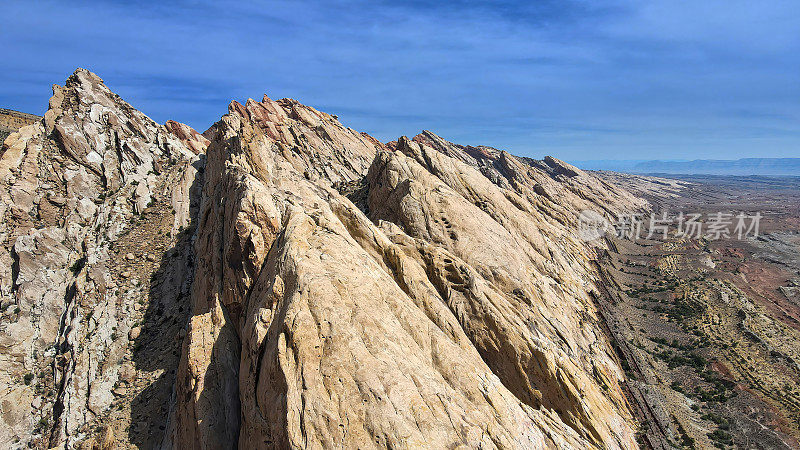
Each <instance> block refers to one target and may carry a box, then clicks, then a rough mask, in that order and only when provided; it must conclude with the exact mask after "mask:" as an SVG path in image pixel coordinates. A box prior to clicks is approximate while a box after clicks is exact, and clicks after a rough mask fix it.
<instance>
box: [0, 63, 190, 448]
mask: <svg viewBox="0 0 800 450" xmlns="http://www.w3.org/2000/svg"><path fill="white" fill-rule="evenodd" d="M192 148H194V150H195V151H192ZM197 150H198V146H197V145H195V146H194V147H191V146H187V145H186V144H184V143H183V142H182V141H181V140H180V139H179V138H178V137H177V136H175V135H174V134H172V133H171V132H169V131H168V130H167V129H166V128H164V127H163V126H159V125H157V124H156V123H155V122H153V121H152V120H150V119H149V118H148V117H146V116H145V115H143V114H142V113H140V112H138V111H136V110H135V109H133V108H132V107H131V106H130V105H128V104H127V103H125V102H124V101H122V100H121V99H120V98H119V97H118V96H117V95H116V94H114V93H112V92H111V91H110V90H109V89H108V88H107V87H106V86H105V85H104V84H103V82H102V80H101V79H100V78H98V77H97V76H96V75H94V74H92V73H90V72H88V71H86V70H83V69H79V70H77V71H76V72H75V74H74V75H72V76H71V77H70V78H69V79H68V80H67V82H66V85H65V86H63V87H61V86H53V97H52V98H51V99H50V107H49V109H48V111H47V113H46V114H45V116H44V119H43V121H42V122H41V123H36V124H33V125H30V126H27V127H24V128H22V129H21V130H20V131H19V132H18V133H14V134H12V135H11V136H9V138H8V139H7V140H6V142H5V144H4V145H3V147H2V155H1V157H0V219H1V220H0V302H2V307H3V310H4V313H3V318H2V322H0V350H1V351H0V409H1V413H0V446H2V447H3V448H12V446H15V445H19V446H25V445H27V444H28V443H29V442H30V443H32V445H34V446H36V447H39V448H49V447H51V446H52V447H56V446H66V447H67V448H71V447H73V446H75V445H77V444H78V443H80V442H82V441H86V440H87V439H92V437H93V436H94V434H96V433H95V432H96V428H97V427H100V426H104V418H105V417H106V415H107V414H108V412H109V410H110V409H111V407H112V403H114V402H115V396H116V394H115V393H114V392H120V391H119V389H120V383H121V379H122V378H128V376H130V375H131V372H132V371H133V370H134V369H133V364H134V362H133V361H132V359H133V358H132V355H133V349H132V346H133V342H132V341H133V340H132V339H129V337H128V336H129V330H130V329H131V328H132V327H134V325H135V321H136V320H138V318H140V317H141V316H142V314H143V311H142V312H137V310H138V308H139V307H140V306H139V304H140V303H142V302H144V301H145V300H146V299H147V297H148V295H149V296H150V297H158V298H160V299H161V301H162V302H163V305H167V306H170V305H171V303H172V302H175V301H176V299H178V298H179V297H180V292H181V291H186V290H188V287H189V283H190V282H191V275H192V273H191V271H190V270H189V268H188V267H186V264H185V263H183V262H181V263H180V264H176V265H163V267H162V273H163V278H164V279H165V280H172V281H166V282H164V283H161V282H160V281H159V283H158V285H157V286H155V285H151V286H150V291H149V292H148V289H147V287H146V286H148V285H149V284H150V277H151V273H150V272H151V271H152V270H154V269H153V266H155V265H156V263H147V262H146V259H145V258H144V255H143V254H142V253H138V254H137V261H125V262H124V263H123V255H118V254H117V253H116V252H115V250H114V245H115V244H118V243H120V242H122V241H124V240H125V236H127V234H128V233H129V232H130V231H131V230H134V229H138V228H141V223H144V222H143V218H144V217H150V215H149V213H148V212H147V211H148V209H151V210H152V209H156V208H158V207H160V208H161V209H166V210H172V212H170V213H168V217H167V219H166V220H168V221H167V222H166V225H165V226H166V231H167V233H169V235H167V236H164V235H162V236H158V237H153V236H151V237H150V238H152V240H153V241H157V240H161V241H163V242H165V243H170V244H169V245H170V246H171V245H174V242H175V240H176V239H175V236H177V234H178V232H179V230H180V229H181V228H183V227H188V226H189V216H190V211H189V209H190V193H189V191H190V189H191V186H192V184H193V183H194V182H195V178H196V176H197V173H198V168H200V169H201V168H202V161H201V159H200V156H198V154H197V153H196V151H197ZM171 192H172V193H176V192H177V193H179V195H178V196H172V195H170V193H171ZM173 216H174V219H172V217H173ZM151 244H154V242H139V243H138V245H140V246H141V247H143V248H144V250H145V251H146V250H147V248H149V247H148V246H149V245H151ZM165 245H166V244H165ZM184 250H185V251H187V252H188V251H190V250H191V249H190V248H186V249H184ZM186 256H187V257H188V255H186ZM158 258H159V259H160V258H161V255H158ZM123 265H125V266H126V267H127V266H130V267H131V268H132V269H126V270H127V271H126V272H122V268H121V267H122V266H123ZM134 267H138V268H139V270H136V269H133V268H134ZM156 278H158V277H156ZM156 278H153V279H154V280H155V279H156ZM112 391H113V392H112ZM128 403H129V402H128ZM123 432H124V431H123ZM111 436H112V441H113V434H112V435H111ZM117 437H118V438H123V439H125V438H126V437H125V436H117Z"/></svg>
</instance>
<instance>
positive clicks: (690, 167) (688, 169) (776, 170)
mask: <svg viewBox="0 0 800 450" xmlns="http://www.w3.org/2000/svg"><path fill="white" fill-rule="evenodd" d="M572 164H574V165H575V166H577V167H580V168H581V169H586V170H613V171H617V172H629V173H665V174H690V175H796V176H800V158H742V159H736V160H724V159H696V160H694V161H686V160H671V161H659V160H652V161H647V160H592V161H574V162H573V163H572Z"/></svg>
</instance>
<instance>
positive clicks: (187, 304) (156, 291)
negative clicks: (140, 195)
mask: <svg viewBox="0 0 800 450" xmlns="http://www.w3.org/2000/svg"><path fill="white" fill-rule="evenodd" d="M194 166H195V168H196V169H197V176H196V177H195V179H194V182H193V183H192V185H191V188H190V190H189V192H190V203H189V212H190V215H189V216H190V222H189V226H188V228H186V229H183V230H181V231H180V232H179V234H178V236H177V239H176V242H175V244H174V245H173V246H172V247H169V248H168V249H166V250H165V251H164V252H162V254H161V255H157V256H156V257H157V258H160V261H159V264H158V268H157V269H156V270H155V271H154V272H153V273H152V274H151V278H150V290H149V293H148V297H149V298H148V300H149V302H148V306H147V310H146V311H145V313H144V316H143V318H142V321H141V322H140V324H139V328H140V330H141V331H140V333H139V336H138V337H136V338H135V339H134V347H133V363H134V365H135V367H136V370H137V373H139V374H142V375H143V376H145V377H146V376H147V374H149V373H152V372H156V371H161V374H160V375H158V378H156V379H155V380H154V381H152V379H151V380H147V381H145V382H146V383H149V384H148V385H147V386H146V387H145V388H144V389H143V390H142V391H141V392H140V393H139V395H137V396H136V397H135V398H133V399H132V401H131V422H130V428H129V429H128V441H129V442H130V443H131V444H133V445H135V446H136V447H138V448H144V449H151V448H158V447H159V446H160V444H161V443H162V441H163V438H164V436H165V433H166V431H167V427H168V425H169V424H168V418H169V415H170V409H171V408H172V406H173V405H172V400H173V397H174V391H175V377H176V372H177V369H178V364H179V362H180V357H181V350H182V343H183V340H184V337H185V333H186V327H187V324H188V321H189V318H190V316H191V312H192V304H191V289H192V281H193V279H194V272H195V254H194V239H193V237H194V235H195V232H196V227H197V225H196V222H197V213H198V210H199V208H200V201H201V196H202V186H203V180H204V176H205V173H204V171H205V158H204V157H203V156H202V155H201V158H200V159H199V160H198V161H196V162H195V163H194ZM142 246H143V247H144V246H147V243H145V242H143V243H142ZM140 380H141V379H140ZM140 380H139V381H137V383H141V382H142V381H140Z"/></svg>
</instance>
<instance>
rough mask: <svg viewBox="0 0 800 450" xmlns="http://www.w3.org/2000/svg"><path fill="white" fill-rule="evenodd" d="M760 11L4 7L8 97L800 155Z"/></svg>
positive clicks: (779, 44)
mask: <svg viewBox="0 0 800 450" xmlns="http://www.w3.org/2000/svg"><path fill="white" fill-rule="evenodd" d="M762 3H763V2H761V3H753V2H744V1H728V0H725V1H722V0H712V1H709V2H701V3H697V2H674V1H667V0H663V1H662V0H653V1H646V2H641V1H633V0H631V1H624V0H620V1H614V2H604V4H603V6H602V7H598V6H596V5H597V4H598V3H597V2H587V1H567V2H563V1H558V2H555V1H543V2H511V1H502V2H466V1H457V2H438V3H437V4H436V5H435V6H429V5H427V4H426V2H410V3H408V2H407V3H403V4H399V5H398V4H395V3H389V2H366V1H364V2H361V1H334V2H308V1H299V2H288V1H270V2H257V3H255V4H245V3H242V2H226V1H223V2H178V3H176V4H171V5H165V4H163V3H156V2H152V3H129V2H122V1H119V2H94V3H93V4H91V5H90V4H87V3H73V4H70V3H69V2H64V3H62V2H50V3H45V4H42V3H37V4H36V5H33V4H31V3H29V2H17V1H11V2H6V3H4V4H3V5H2V6H0V14H3V17H5V18H6V21H5V23H4V26H3V27H0V40H2V42H4V43H6V45H5V46H4V47H5V49H4V66H5V67H4V70H2V71H0V106H3V107H10V108H14V109H19V110H23V111H28V112H34V113H40V114H41V113H43V111H44V108H45V107H46V104H47V98H48V97H49V95H50V92H49V86H50V83H54V82H55V83H61V82H63V80H64V79H65V78H66V77H67V76H68V75H69V74H70V73H71V72H72V71H73V70H74V69H75V67H78V66H81V67H86V68H89V69H90V70H93V71H95V72H96V73H98V74H99V75H100V76H101V77H103V78H104V79H105V81H106V82H107V84H109V86H110V87H111V88H112V89H114V90H115V91H117V92H118V93H119V94H120V95H121V96H122V97H123V98H125V99H126V100H128V101H129V102H130V103H131V104H132V105H134V106H135V107H137V108H139V109H141V110H142V111H143V112H145V113H146V114H148V115H149V116H150V117H152V118H154V119H155V120H157V121H159V122H164V121H166V120H168V119H175V120H180V121H183V122H186V123H188V124H190V125H192V126H193V127H195V128H197V129H199V130H201V131H202V130H203V129H205V128H206V127H208V126H209V125H210V124H212V123H213V122H215V121H216V120H218V118H219V117H220V116H221V115H222V114H224V113H225V111H226V106H227V103H228V102H229V101H230V100H232V99H237V100H240V101H242V100H245V99H246V98H248V97H253V98H260V97H261V95H262V94H264V93H266V94H267V95H269V96H270V97H272V98H280V97H292V98H295V99H297V100H299V101H302V102H304V103H307V104H309V105H311V106H315V107H318V108H320V109H323V110H325V111H328V112H330V113H333V114H338V115H339V117H340V120H342V121H343V122H344V123H345V124H346V125H348V126H351V127H353V128H355V129H358V130H363V131H366V132H369V133H371V134H374V135H375V136H376V137H377V138H379V139H381V140H384V141H389V140H393V139H396V138H397V137H398V136H399V135H401V134H406V135H413V134H416V133H418V132H419V131H420V130H421V129H423V128H424V129H430V130H432V131H434V132H437V133H440V134H442V135H443V136H445V137H446V138H448V139H450V140H453V141H456V142H462V143H469V144H486V145H492V146H495V147H499V148H505V149H508V150H509V151H511V152H513V153H516V154H520V155H525V156H533V157H541V156H542V155H544V154H553V155H556V156H559V157H561V158H564V159H575V160H579V159H598V157H601V158H603V159H641V158H642V157H643V156H644V157H647V158H653V159H657V158H664V157H665V155H664V153H665V152H667V154H668V156H670V157H671V158H695V157H703V158H717V159H719V158H739V157H746V156H752V155H759V156H776V157H778V156H783V157H787V156H796V157H800V145H798V144H800V123H799V122H798V117H800V101H799V100H800V83H799V82H798V78H797V75H798V74H799V73H800V33H797V32H796V30H797V29H798V25H800V8H799V7H797V6H796V3H793V2H780V1H778V2H769V4H762ZM42 11H46V13H42ZM773 119H774V120H773Z"/></svg>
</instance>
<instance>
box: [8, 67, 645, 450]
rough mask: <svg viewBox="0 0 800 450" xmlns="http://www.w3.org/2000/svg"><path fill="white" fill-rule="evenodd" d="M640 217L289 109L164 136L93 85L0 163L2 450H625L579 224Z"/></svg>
mask: <svg viewBox="0 0 800 450" xmlns="http://www.w3.org/2000/svg"><path fill="white" fill-rule="evenodd" d="M645 204H646V203H645V202H644V201H643V200H642V199H640V198H637V197H635V196H633V195H632V194H630V193H628V191H626V190H625V189H621V188H617V187H616V186H614V185H613V184H611V183H609V182H608V181H603V180H601V179H599V178H597V177H595V176H594V175H592V174H590V173H586V172H583V171H581V170H579V169H577V168H575V167H572V166H570V165H569V164H566V163H564V162H562V161H559V160H557V159H555V158H550V157H548V158H546V159H545V160H543V161H535V160H530V159H526V158H517V157H515V156H513V155H510V154H508V153H507V152H503V151H500V150H496V149H493V148H490V147H470V146H461V145H457V144H453V143H450V142H448V141H446V140H444V139H443V138H441V137H439V136H436V135H435V134H433V133H431V132H423V133H422V134H420V135H418V136H416V137H414V138H413V139H408V138H405V137H403V138H400V139H398V140H397V141H395V142H391V143H388V144H383V143H381V142H379V141H377V140H376V139H374V138H372V137H370V136H368V135H366V134H364V133H359V132H357V131H355V130H352V129H350V128H347V127H345V126H343V125H342V124H340V123H339V122H338V120H337V119H336V117H335V116H331V115H329V114H326V113H323V112H320V111H317V110H315V109H313V108H310V107H307V106H304V105H302V104H300V103H298V102H297V101H295V100H291V99H282V100H277V101H275V100H271V99H269V98H267V97H264V98H263V99H262V101H254V100H248V101H247V102H245V104H244V105H242V104H240V103H238V102H232V103H231V104H230V106H229V110H228V114H226V115H224V116H223V117H222V118H221V120H220V121H219V122H217V123H216V124H215V125H213V126H212V127H211V128H210V129H209V130H207V131H206V132H204V133H203V134H200V133H198V132H196V131H194V130H192V129H191V128H189V127H187V126H186V125H183V124H180V123H177V122H172V121H170V122H167V124H165V125H164V126H161V125H158V124H156V123H154V122H153V121H152V120H150V119H148V118H147V117H146V116H144V115H143V114H141V113H139V112H138V111H136V110H135V109H133V108H132V107H131V106H130V105H128V104H127V103H125V102H124V101H122V100H121V99H120V98H119V97H117V96H116V95H115V94H113V93H111V91H109V90H108V88H106V87H105V86H104V85H103V83H102V81H101V80H100V79H99V78H98V77H97V76H95V75H93V74H91V73H90V72H87V71H84V70H78V71H77V72H76V73H75V74H74V75H73V76H72V77H70V79H69V80H68V81H67V83H66V85H65V86H64V87H54V95H53V98H52V99H51V101H50V109H49V110H48V112H47V114H46V115H45V117H44V119H43V121H42V122H41V123H37V124H35V125H31V126H29V127H25V128H22V129H21V130H20V131H19V133H16V134H14V135H11V136H10V137H9V139H8V140H6V142H5V144H4V146H3V153H2V157H1V158H0V208H2V209H0V214H2V216H3V219H4V220H3V222H2V224H0V242H2V244H3V247H2V249H0V250H2V251H0V258H2V259H3V264H2V265H0V267H1V268H2V269H0V270H3V272H0V280H1V281H2V286H1V287H0V288H1V289H2V291H0V293H1V294H2V305H3V311H4V312H3V322H2V324H0V348H2V353H1V354H0V358H2V359H0V366H1V367H2V368H3V371H2V375H0V396H2V397H0V405H2V414H1V417H0V420H2V421H3V424H4V425H5V426H3V427H0V429H2V430H0V444H4V445H6V444H7V445H6V446H11V447H14V446H24V445H28V443H29V442H30V443H31V446H33V447H38V448H50V447H59V446H61V447H64V448H75V447H79V446H84V447H86V448H114V447H118V448H126V447H139V448H155V447H161V448H181V449H183V448H198V449H218V448H235V447H238V448H248V449H249V448H287V447H290V448H398V447H400V448H419V447H423V448H456V447H458V448H464V447H467V448H593V447H597V448H636V447H637V444H636V441H635V440H634V433H633V428H634V421H633V419H632V417H631V414H630V412H629V407H628V405H627V403H626V399H625V396H624V395H623V391H622V388H621V383H622V381H623V373H622V371H621V369H620V367H619V363H618V361H617V359H616V356H615V354H614V352H613V350H612V348H611V345H610V344H609V342H608V340H607V338H606V337H605V336H604V334H603V332H602V331H601V326H600V323H599V321H600V319H599V318H598V314H597V311H596V307H595V303H594V298H595V296H596V295H598V294H597V289H596V282H597V274H596V273H595V269H594V266H593V263H592V259H593V258H594V251H593V249H591V248H590V247H588V246H587V245H586V244H585V243H584V242H582V241H581V240H580V239H579V238H578V237H577V223H578V215H579V213H580V211H581V210H582V209H587V208H591V209H595V210H598V211H602V212H603V213H605V214H607V215H615V214H617V213H620V212H624V211H630V210H636V209H639V208H642V207H644V206H645ZM28 374H32V376H30V377H29V376H28Z"/></svg>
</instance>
